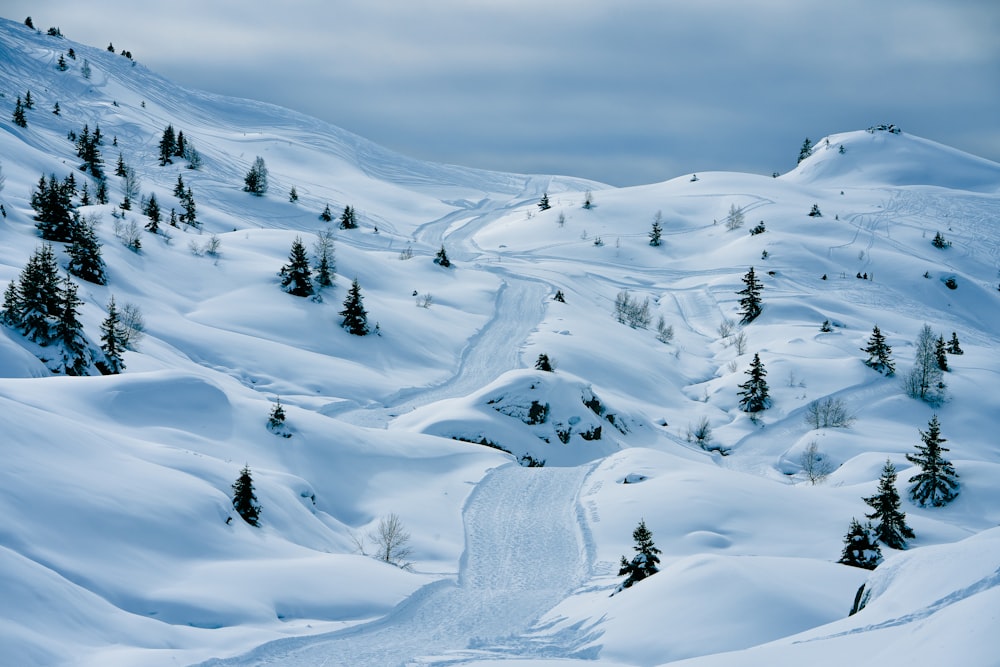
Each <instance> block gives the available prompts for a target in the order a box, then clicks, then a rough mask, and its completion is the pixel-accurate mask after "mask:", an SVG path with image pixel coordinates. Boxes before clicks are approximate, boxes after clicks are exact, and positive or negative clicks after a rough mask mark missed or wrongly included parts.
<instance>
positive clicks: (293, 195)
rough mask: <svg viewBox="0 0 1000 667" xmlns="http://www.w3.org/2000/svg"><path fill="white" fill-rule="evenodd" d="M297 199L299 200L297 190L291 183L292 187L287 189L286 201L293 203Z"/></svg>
mask: <svg viewBox="0 0 1000 667" xmlns="http://www.w3.org/2000/svg"><path fill="white" fill-rule="evenodd" d="M298 200H299V192H298V190H296V189H295V186H294V185H293V186H292V189H291V190H289V191H288V201H290V202H291V203H293V204H294V203H295V202H297V201H298Z"/></svg>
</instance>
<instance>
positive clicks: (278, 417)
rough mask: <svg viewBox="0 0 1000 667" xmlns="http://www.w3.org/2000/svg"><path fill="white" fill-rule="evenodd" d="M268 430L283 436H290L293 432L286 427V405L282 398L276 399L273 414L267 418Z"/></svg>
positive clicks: (272, 409)
mask: <svg viewBox="0 0 1000 667" xmlns="http://www.w3.org/2000/svg"><path fill="white" fill-rule="evenodd" d="M267 430H268V431H270V432H271V433H274V434H275V435H280V436H281V437H283V438H290V437H292V434H291V433H289V432H288V429H286V428H285V407H284V406H283V405H282V404H281V399H280V398H278V399H275V401H274V406H273V407H272V408H271V414H270V415H269V416H268V418H267Z"/></svg>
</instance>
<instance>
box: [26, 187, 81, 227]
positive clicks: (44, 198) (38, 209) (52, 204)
mask: <svg viewBox="0 0 1000 667" xmlns="http://www.w3.org/2000/svg"><path fill="white" fill-rule="evenodd" d="M73 190H74V188H73V187H70V184H69V182H66V183H59V181H57V180H56V175H55V174H52V175H51V176H50V177H49V180H48V181H46V180H45V175H44V174H43V175H42V177H41V178H40V179H39V181H38V185H37V187H36V190H35V191H34V192H33V193H32V194H31V208H33V209H34V210H35V220H36V221H37V222H36V224H35V227H37V228H38V231H39V232H40V233H41V235H42V238H43V239H45V240H47V241H60V242H68V241H71V240H72V233H73V229H72V228H73V211H74V209H73V199H72V198H73Z"/></svg>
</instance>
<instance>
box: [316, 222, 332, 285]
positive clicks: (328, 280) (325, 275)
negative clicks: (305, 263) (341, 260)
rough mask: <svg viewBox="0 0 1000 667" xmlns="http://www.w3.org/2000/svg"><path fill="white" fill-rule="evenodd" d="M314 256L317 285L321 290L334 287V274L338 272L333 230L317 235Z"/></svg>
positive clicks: (326, 230)
mask: <svg viewBox="0 0 1000 667" xmlns="http://www.w3.org/2000/svg"><path fill="white" fill-rule="evenodd" d="M313 255H314V257H315V264H314V265H313V269H314V270H315V272H316V285H317V286H319V287H320V288H323V287H332V286H333V274H334V272H335V271H336V270H337V264H336V259H335V257H334V247H333V231H332V230H330V229H324V230H321V231H319V232H318V233H317V234H316V243H315V244H314V245H313Z"/></svg>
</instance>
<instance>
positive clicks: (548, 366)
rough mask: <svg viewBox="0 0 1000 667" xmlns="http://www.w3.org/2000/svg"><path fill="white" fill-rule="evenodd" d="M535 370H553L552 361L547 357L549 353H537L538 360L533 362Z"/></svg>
mask: <svg viewBox="0 0 1000 667" xmlns="http://www.w3.org/2000/svg"><path fill="white" fill-rule="evenodd" d="M535 370H539V371H547V372H549V373H551V372H552V371H554V370H555V368H554V367H553V366H552V361H551V360H550V359H549V355H547V354H539V355H538V360H537V361H536V362H535Z"/></svg>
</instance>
